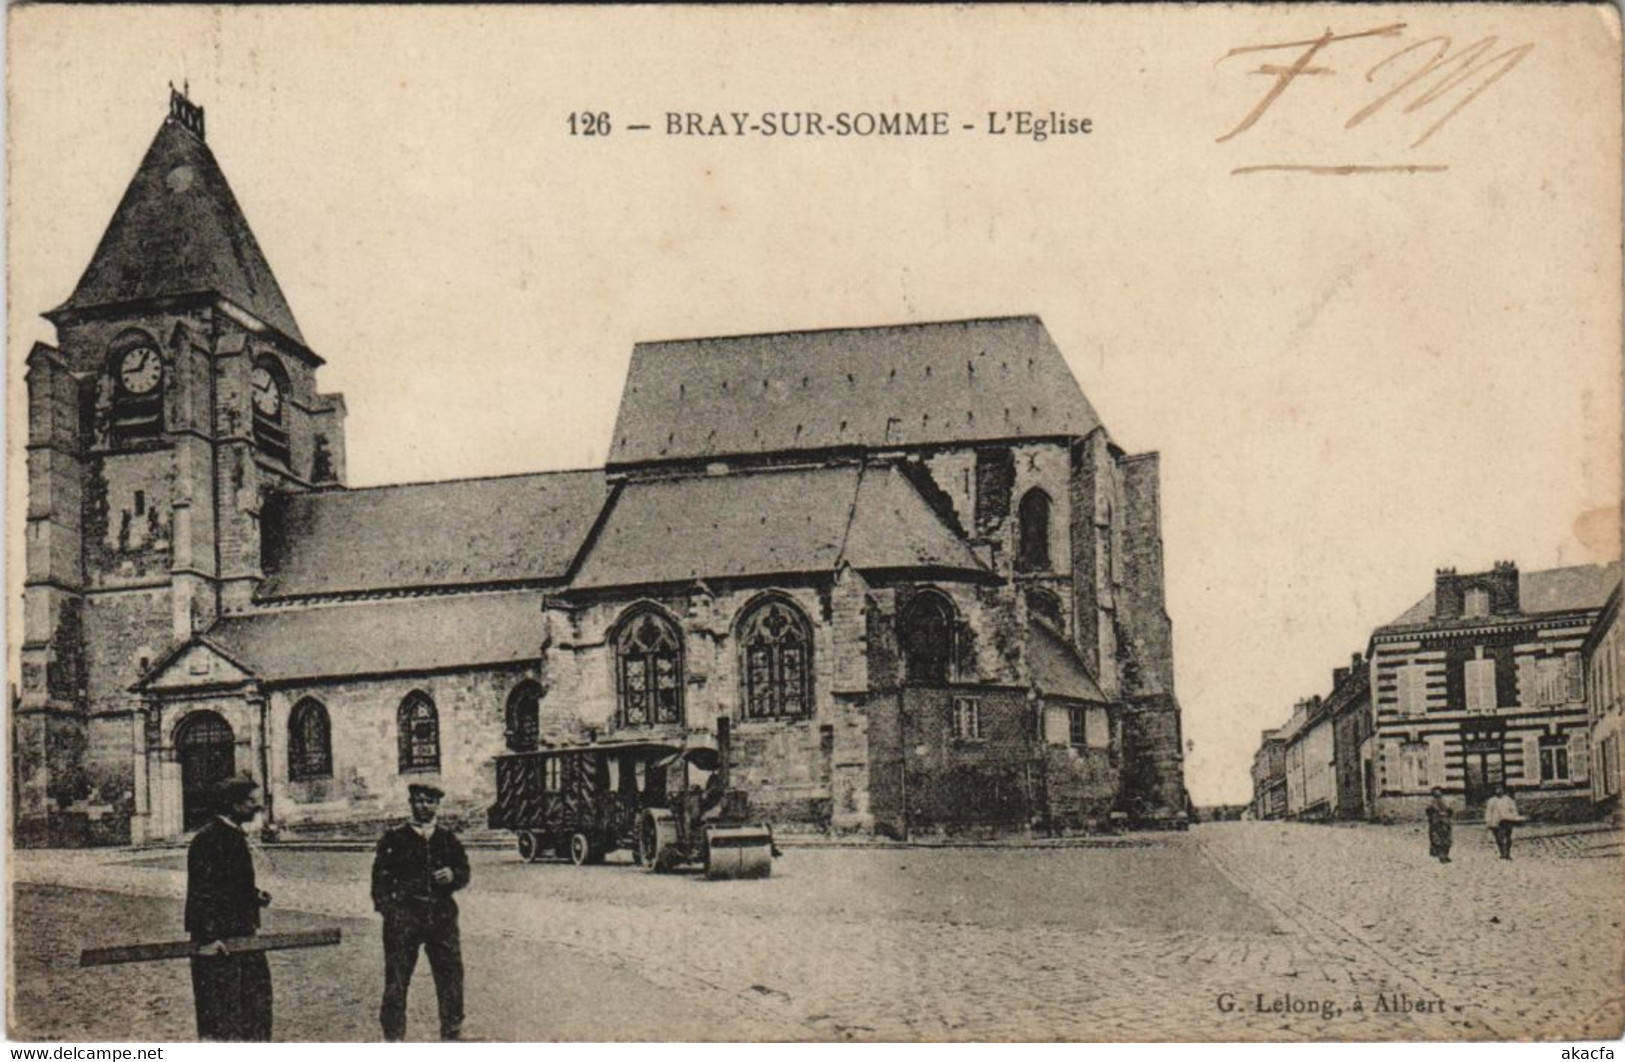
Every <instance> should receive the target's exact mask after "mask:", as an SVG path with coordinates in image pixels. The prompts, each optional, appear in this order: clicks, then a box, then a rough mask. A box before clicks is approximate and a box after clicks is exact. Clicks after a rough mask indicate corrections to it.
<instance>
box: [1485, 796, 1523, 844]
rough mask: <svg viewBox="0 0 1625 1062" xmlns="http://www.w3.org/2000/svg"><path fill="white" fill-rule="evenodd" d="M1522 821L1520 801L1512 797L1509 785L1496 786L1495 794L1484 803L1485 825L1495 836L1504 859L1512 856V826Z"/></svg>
mask: <svg viewBox="0 0 1625 1062" xmlns="http://www.w3.org/2000/svg"><path fill="white" fill-rule="evenodd" d="M1522 821H1523V816H1522V815H1520V814H1518V802H1517V801H1516V800H1513V799H1512V794H1510V793H1508V792H1507V787H1506V786H1504V785H1498V786H1496V787H1495V795H1494V796H1492V797H1490V799H1489V800H1488V802H1486V803H1485V805H1484V825H1485V826H1488V827H1489V830H1490V833H1491V834H1493V835H1494V836H1495V847H1496V849H1497V850H1498V851H1499V852H1500V853H1501V858H1502V859H1511V858H1512V827H1513V825H1514V824H1515V823H1519V822H1522Z"/></svg>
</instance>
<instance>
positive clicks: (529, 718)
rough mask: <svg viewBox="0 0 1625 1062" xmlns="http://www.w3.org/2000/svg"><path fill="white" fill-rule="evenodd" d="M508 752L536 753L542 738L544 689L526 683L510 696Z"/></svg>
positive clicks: (532, 683)
mask: <svg viewBox="0 0 1625 1062" xmlns="http://www.w3.org/2000/svg"><path fill="white" fill-rule="evenodd" d="M507 721H508V727H507V739H508V751H509V752H534V751H535V750H536V747H537V746H538V745H539V744H540V743H541V737H542V688H541V687H540V686H538V685H537V684H536V683H534V682H530V681H525V682H521V683H520V684H519V685H517V686H515V687H514V688H513V692H512V693H510V694H508V716H507Z"/></svg>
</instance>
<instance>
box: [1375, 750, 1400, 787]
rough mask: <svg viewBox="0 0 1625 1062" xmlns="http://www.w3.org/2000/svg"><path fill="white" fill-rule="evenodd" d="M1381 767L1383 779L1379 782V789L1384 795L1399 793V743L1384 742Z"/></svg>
mask: <svg viewBox="0 0 1625 1062" xmlns="http://www.w3.org/2000/svg"><path fill="white" fill-rule="evenodd" d="M1381 767H1382V778H1381V779H1379V780H1378V783H1377V788H1378V789H1379V790H1380V791H1381V792H1384V793H1397V792H1399V791H1400V773H1399V742H1397V741H1384V742H1383V743H1382V757H1381Z"/></svg>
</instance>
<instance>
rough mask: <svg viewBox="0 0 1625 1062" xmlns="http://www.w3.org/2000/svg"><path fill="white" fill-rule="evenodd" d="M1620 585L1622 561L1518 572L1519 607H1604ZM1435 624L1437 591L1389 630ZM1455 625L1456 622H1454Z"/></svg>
mask: <svg viewBox="0 0 1625 1062" xmlns="http://www.w3.org/2000/svg"><path fill="white" fill-rule="evenodd" d="M1618 585H1619V562H1618V561H1615V562H1614V563H1613V564H1585V565H1579V566H1577V567H1573V568H1549V569H1547V570H1546V571H1540V572H1519V573H1518V608H1519V612H1520V614H1522V615H1526V616H1528V615H1537V614H1539V613H1542V612H1574V611H1580V610H1584V609H1588V608H1601V607H1602V606H1603V605H1604V604H1606V603H1607V601H1608V595H1609V594H1610V593H1611V592H1612V591H1613V589H1614V587H1616V586H1618ZM1432 621H1433V591H1431V590H1430V591H1428V593H1427V596H1426V597H1424V598H1422V600H1420V601H1418V602H1417V603H1416V604H1414V605H1412V606H1411V607H1410V608H1408V609H1406V610H1405V611H1404V612H1403V613H1401V614H1400V615H1399V616H1398V617H1396V618H1395V619H1394V620H1393V622H1391V623H1389V624H1388V625H1387V626H1389V627H1408V626H1414V625H1416V624H1422V623H1430V622H1432ZM1452 622H1454V621H1452Z"/></svg>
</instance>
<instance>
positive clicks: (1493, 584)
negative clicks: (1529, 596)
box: [1484, 561, 1522, 615]
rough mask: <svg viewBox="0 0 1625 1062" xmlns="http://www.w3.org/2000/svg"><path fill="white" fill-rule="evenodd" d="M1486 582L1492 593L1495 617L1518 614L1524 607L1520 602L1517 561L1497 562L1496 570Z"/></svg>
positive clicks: (1491, 606)
mask: <svg viewBox="0 0 1625 1062" xmlns="http://www.w3.org/2000/svg"><path fill="white" fill-rule="evenodd" d="M1484 581H1485V582H1486V583H1487V584H1488V589H1489V592H1490V612H1492V613H1494V614H1495V615H1504V614H1506V613H1516V612H1519V611H1521V609H1522V605H1521V602H1520V601H1519V600H1518V565H1517V563H1516V562H1515V561H1496V562H1495V568H1494V570H1492V571H1491V572H1490V573H1489V575H1488V576H1486V577H1485V579H1484Z"/></svg>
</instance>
